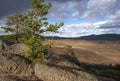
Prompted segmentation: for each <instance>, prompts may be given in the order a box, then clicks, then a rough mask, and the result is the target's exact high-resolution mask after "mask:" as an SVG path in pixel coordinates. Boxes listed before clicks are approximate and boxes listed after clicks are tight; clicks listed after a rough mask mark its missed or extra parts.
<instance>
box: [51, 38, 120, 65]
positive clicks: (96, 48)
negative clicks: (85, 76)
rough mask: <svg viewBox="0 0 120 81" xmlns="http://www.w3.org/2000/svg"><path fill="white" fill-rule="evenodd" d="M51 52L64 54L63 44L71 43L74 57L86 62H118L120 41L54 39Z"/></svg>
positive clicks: (119, 59) (119, 61)
mask: <svg viewBox="0 0 120 81" xmlns="http://www.w3.org/2000/svg"><path fill="white" fill-rule="evenodd" d="M54 42H55V43H54V46H53V47H52V48H51V52H52V53H54V54H66V51H65V49H64V46H65V45H71V46H72V48H73V49H74V52H75V55H76V57H77V58H78V59H79V60H80V61H82V62H87V63H95V64H101V63H102V64H103V63H104V64H111V63H112V64H118V63H119V64H120V41H85V40H73V39H72V40H71V39H62V40H54Z"/></svg>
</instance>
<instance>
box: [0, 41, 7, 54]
mask: <svg viewBox="0 0 120 81" xmlns="http://www.w3.org/2000/svg"><path fill="white" fill-rule="evenodd" d="M6 47H7V45H6V44H5V43H4V42H3V41H1V40H0V53H2V52H3V50H4V49H5V48H6Z"/></svg>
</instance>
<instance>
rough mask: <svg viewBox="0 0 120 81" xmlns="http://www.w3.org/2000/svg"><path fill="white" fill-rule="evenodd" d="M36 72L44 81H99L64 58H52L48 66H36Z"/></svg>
mask: <svg viewBox="0 0 120 81" xmlns="http://www.w3.org/2000/svg"><path fill="white" fill-rule="evenodd" d="M34 70H35V75H36V76H37V77H38V78H40V79H41V80H43V81H98V80H97V78H96V77H95V76H94V75H92V74H90V73H87V72H85V71H83V69H82V68H80V67H79V66H78V65H77V64H76V63H75V62H74V61H73V62H72V60H71V61H70V59H66V58H64V57H63V56H62V57H61V56H50V58H49V59H48V63H47V64H36V65H35V69H34Z"/></svg>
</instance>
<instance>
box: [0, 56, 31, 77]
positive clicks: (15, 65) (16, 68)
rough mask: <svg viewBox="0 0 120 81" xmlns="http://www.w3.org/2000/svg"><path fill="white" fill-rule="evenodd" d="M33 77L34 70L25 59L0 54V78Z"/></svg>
mask: <svg viewBox="0 0 120 81" xmlns="http://www.w3.org/2000/svg"><path fill="white" fill-rule="evenodd" d="M4 75H5V76H7V75H15V76H23V77H27V76H32V75H33V69H32V66H31V65H30V62H29V61H27V60H26V59H25V58H23V57H21V56H19V55H14V54H0V76H4Z"/></svg>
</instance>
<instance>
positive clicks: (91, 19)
mask: <svg viewBox="0 0 120 81" xmlns="http://www.w3.org/2000/svg"><path fill="white" fill-rule="evenodd" d="M29 2H30V0H3V1H1V2H0V13H1V14H0V25H1V26H2V25H4V23H5V20H6V17H7V16H9V15H12V14H14V13H17V12H22V13H23V12H25V11H27V10H28V9H29ZM46 2H51V3H52V5H53V6H52V8H51V9H50V10H49V14H48V15H47V17H48V18H49V20H48V21H49V22H50V23H55V22H57V23H60V22H64V24H65V25H64V26H63V27H62V28H60V29H59V33H57V34H55V33H45V35H48V36H60V37H79V36H84V35H90V34H106V33H116V34H120V0H46ZM3 33H4V32H3V30H1V29H0V34H3Z"/></svg>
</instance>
